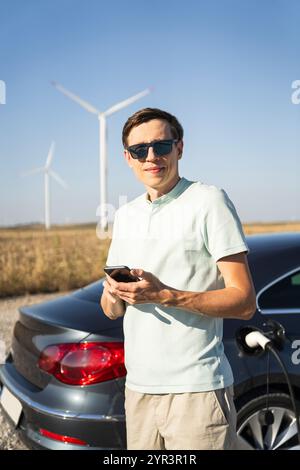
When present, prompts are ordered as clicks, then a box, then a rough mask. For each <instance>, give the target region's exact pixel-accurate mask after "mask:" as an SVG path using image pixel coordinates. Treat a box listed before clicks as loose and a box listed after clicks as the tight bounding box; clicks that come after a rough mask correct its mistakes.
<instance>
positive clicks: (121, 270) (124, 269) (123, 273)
mask: <svg viewBox="0 0 300 470" xmlns="http://www.w3.org/2000/svg"><path fill="white" fill-rule="evenodd" d="M104 272H105V273H106V274H108V275H109V276H111V277H112V278H113V279H114V280H115V281H117V282H137V281H138V280H139V279H138V278H137V277H134V276H132V275H131V274H130V269H129V268H128V266H105V268H104Z"/></svg>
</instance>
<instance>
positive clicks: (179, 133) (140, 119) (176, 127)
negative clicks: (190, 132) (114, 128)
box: [122, 108, 183, 147]
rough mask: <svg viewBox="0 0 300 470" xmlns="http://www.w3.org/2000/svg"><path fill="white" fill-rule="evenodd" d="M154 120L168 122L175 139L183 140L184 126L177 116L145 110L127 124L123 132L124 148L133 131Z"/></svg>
mask: <svg viewBox="0 0 300 470" xmlns="http://www.w3.org/2000/svg"><path fill="white" fill-rule="evenodd" d="M152 119H163V120H165V121H167V122H168V123H169V124H170V128H171V133H172V137H173V139H178V140H181V139H182V138H183V128H182V125H181V124H180V122H179V121H178V119H177V118H176V117H175V116H173V115H172V114H170V113H168V112H167V111H162V110H161V109H158V108H144V109H140V110H139V111H137V112H136V113H134V114H133V115H132V116H130V117H129V118H128V119H127V121H126V122H125V124H124V127H123V131H122V142H123V145H124V147H127V139H128V136H129V134H130V132H131V130H132V129H133V128H134V127H136V126H139V125H140V124H143V123H144V122H148V121H152Z"/></svg>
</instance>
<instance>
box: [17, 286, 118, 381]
mask: <svg viewBox="0 0 300 470" xmlns="http://www.w3.org/2000/svg"><path fill="white" fill-rule="evenodd" d="M82 293H83V292H82ZM84 297H85V298H84ZM90 299H91V300H90ZM96 300H97V303H96ZM116 323H117V321H114V322H113V321H112V320H109V319H108V318H107V317H106V316H105V315H104V314H103V312H102V310H101V308H100V306H99V296H98V297H94V298H93V297H91V296H86V292H84V296H81V291H77V292H75V293H74V294H71V295H67V296H63V297H59V298H57V299H54V300H51V301H48V302H43V303H41V304H36V305H30V306H24V307H21V308H20V311H19V319H18V321H17V323H16V325H15V328H14V333H13V340H12V350H11V355H12V360H13V363H14V366H15V367H16V369H17V371H18V372H19V373H20V374H21V375H22V376H23V377H24V378H25V379H27V380H28V381H29V382H31V383H32V384H34V385H35V386H37V387H39V388H40V389H43V388H44V387H45V386H46V385H47V384H48V383H49V381H50V380H51V378H52V376H51V375H49V374H47V373H46V372H44V371H42V370H40V368H39V366H38V361H39V358H40V355H41V352H42V351H43V350H44V349H45V348H46V347H47V346H49V345H51V344H57V343H72V342H74V343H75V342H80V341H83V340H84V339H85V338H87V337H88V336H89V335H91V334H95V335H99V334H103V332H105V331H107V330H110V329H112V328H116V326H117V324H116Z"/></svg>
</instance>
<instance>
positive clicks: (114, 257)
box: [107, 178, 249, 394]
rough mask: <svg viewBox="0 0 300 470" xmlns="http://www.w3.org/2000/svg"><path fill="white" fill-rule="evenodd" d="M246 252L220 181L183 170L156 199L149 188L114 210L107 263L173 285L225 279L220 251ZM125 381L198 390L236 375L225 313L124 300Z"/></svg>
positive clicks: (161, 389) (218, 285)
mask: <svg viewBox="0 0 300 470" xmlns="http://www.w3.org/2000/svg"><path fill="white" fill-rule="evenodd" d="M240 252H249V248H248V246H247V244H246V240H245V236H244V233H243V229H242V225H241V222H240V220H239V217H238V215H237V212H236V210H235V207H234V205H233V203H232V202H231V200H230V199H229V197H228V195H227V193H226V192H225V191H224V190H223V189H219V188H217V187H216V186H213V185H207V184H204V183H201V182H193V181H189V180H187V179H185V178H181V179H180V180H179V181H178V183H177V184H176V186H175V187H174V188H173V189H172V190H171V191H170V192H169V193H167V194H165V195H163V196H161V197H159V198H158V199H156V200H155V201H153V202H151V201H150V200H148V198H147V193H144V194H142V195H141V196H139V197H137V198H136V199H134V200H133V201H131V202H129V203H127V204H125V205H123V206H122V207H120V208H119V209H118V210H117V212H116V215H115V220H114V227H113V238H112V243H111V245H110V249H109V254H108V258H107V265H127V266H129V267H130V268H131V269H132V268H141V269H144V270H146V271H150V272H151V273H153V274H154V275H155V276H157V277H158V278H159V279H160V280H161V281H162V282H163V283H164V284H166V285H167V286H170V287H174V288H175V289H180V290H185V291H192V292H204V291H210V290H215V289H222V288H224V287H225V284H224V280H223V277H222V275H221V273H220V271H219V269H218V267H217V264H216V262H217V261H218V259H220V258H222V257H224V256H228V255H231V254H235V253H240ZM123 326H124V338H125V346H124V347H125V366H126V369H127V376H126V386H127V387H128V388H129V389H131V390H135V391H137V392H141V393H151V394H159V393H183V392H201V391H209V390H214V389H218V388H223V387H227V386H229V385H231V384H232V383H233V375H232V371H231V367H230V365H229V362H228V360H227V358H226V356H225V354H224V347H223V343H222V335H223V319H222V318H214V317H210V316H208V315H204V314H201V313H200V314H196V313H194V312H191V311H189V310H182V309H179V308H173V307H163V306H162V305H160V304H153V303H149V304H136V305H130V304H126V312H125V315H124V322H123Z"/></svg>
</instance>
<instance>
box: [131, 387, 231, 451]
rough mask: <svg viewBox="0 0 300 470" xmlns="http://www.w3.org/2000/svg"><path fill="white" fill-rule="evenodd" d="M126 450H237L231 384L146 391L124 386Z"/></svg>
mask: <svg viewBox="0 0 300 470" xmlns="http://www.w3.org/2000/svg"><path fill="white" fill-rule="evenodd" d="M125 413H126V431H127V449H128V450H137V449H147V450H150V449H163V450H187V449H193V450H200V449H203V450H204V449H209V450H227V449H237V448H239V447H238V440H237V435H236V410H235V406H234V402H233V387H232V386H230V387H227V388H223V389H220V390H213V391H209V392H186V393H165V394H155V395H153V394H148V393H139V392H135V391H133V390H130V389H128V388H127V387H125Z"/></svg>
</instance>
